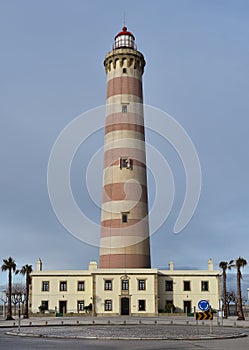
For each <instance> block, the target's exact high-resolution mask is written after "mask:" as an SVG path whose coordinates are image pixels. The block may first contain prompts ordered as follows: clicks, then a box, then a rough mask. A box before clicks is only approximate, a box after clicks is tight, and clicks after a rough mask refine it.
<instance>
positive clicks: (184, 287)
mask: <svg viewBox="0 0 249 350" xmlns="http://www.w3.org/2000/svg"><path fill="white" fill-rule="evenodd" d="M183 290H185V291H189V290H190V281H183Z"/></svg>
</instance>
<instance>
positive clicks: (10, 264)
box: [1, 257, 16, 320]
mask: <svg viewBox="0 0 249 350" xmlns="http://www.w3.org/2000/svg"><path fill="white" fill-rule="evenodd" d="M1 270H2V271H8V272H9V276H8V312H7V318H6V320H13V318H12V305H11V294H12V271H13V272H15V271H16V263H15V260H14V259H12V258H11V257H9V258H8V259H3V265H2V266H1Z"/></svg>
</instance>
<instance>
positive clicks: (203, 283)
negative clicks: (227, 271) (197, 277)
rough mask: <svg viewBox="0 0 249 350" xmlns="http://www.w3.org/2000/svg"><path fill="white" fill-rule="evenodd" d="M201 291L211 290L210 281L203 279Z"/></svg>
mask: <svg viewBox="0 0 249 350" xmlns="http://www.w3.org/2000/svg"><path fill="white" fill-rule="evenodd" d="M201 291H202V292H208V291H209V284H208V281H201Z"/></svg>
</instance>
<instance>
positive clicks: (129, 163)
mask: <svg viewBox="0 0 249 350" xmlns="http://www.w3.org/2000/svg"><path fill="white" fill-rule="evenodd" d="M123 168H126V169H130V170H132V169H133V160H132V159H131V158H128V157H120V169H123Z"/></svg>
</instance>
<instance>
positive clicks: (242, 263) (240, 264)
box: [236, 256, 247, 321]
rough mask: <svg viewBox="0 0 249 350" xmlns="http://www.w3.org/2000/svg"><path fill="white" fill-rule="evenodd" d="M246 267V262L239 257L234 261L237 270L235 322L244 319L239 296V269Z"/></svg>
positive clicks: (240, 276) (240, 277)
mask: <svg viewBox="0 0 249 350" xmlns="http://www.w3.org/2000/svg"><path fill="white" fill-rule="evenodd" d="M246 265H247V261H246V260H245V259H244V258H242V257H241V256H240V257H239V258H238V259H237V260H236V269H237V299H238V305H237V314H238V318H237V320H239V321H241V320H244V319H245V316H244V313H243V308H242V296H241V279H242V274H241V270H240V269H241V267H245V266H246Z"/></svg>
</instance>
